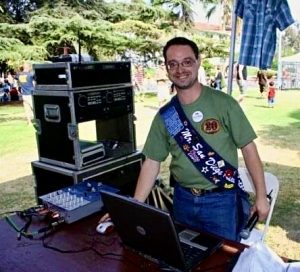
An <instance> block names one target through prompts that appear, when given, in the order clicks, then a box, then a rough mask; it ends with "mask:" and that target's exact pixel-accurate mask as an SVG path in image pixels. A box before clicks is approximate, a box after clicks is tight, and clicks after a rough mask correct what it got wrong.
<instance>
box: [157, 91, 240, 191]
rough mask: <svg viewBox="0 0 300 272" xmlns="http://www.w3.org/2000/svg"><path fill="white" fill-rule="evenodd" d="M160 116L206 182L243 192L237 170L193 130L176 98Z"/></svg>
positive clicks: (164, 108) (175, 97) (163, 108)
mask: <svg viewBox="0 0 300 272" xmlns="http://www.w3.org/2000/svg"><path fill="white" fill-rule="evenodd" d="M159 112H160V115H161V116H162V119H163V121H164V124H165V126H166V129H167V131H168V132H169V134H170V136H171V137H173V138H174V139H175V140H176V142H177V143H178V145H179V146H180V148H181V149H182V151H183V152H184V154H185V155H186V156H187V157H188V159H189V160H190V161H191V162H192V163H193V165H194V166H195V167H196V168H197V169H198V170H199V172H200V173H201V174H202V175H203V176H204V177H205V178H206V179H207V180H209V181H210V182H212V183H213V184H215V185H216V186H218V187H221V188H224V189H233V188H239V189H241V190H243V191H244V187H243V183H242V181H241V179H240V177H239V174H238V170H237V169H236V168H235V167H234V166H232V165H231V164H230V163H228V162H227V161H225V160H224V159H223V158H222V157H221V156H220V155H219V154H218V153H217V152H216V151H215V150H214V149H213V148H212V147H211V146H210V145H209V144H208V143H207V142H206V141H205V140H204V139H203V138H202V137H201V135H200V134H199V133H198V132H197V130H196V129H194V127H193V126H192V124H191V123H190V121H189V119H188V118H187V117H186V115H185V113H184V111H183V109H182V107H181V105H180V102H179V100H178V98H177V96H174V97H173V98H172V99H171V101H170V103H168V104H167V105H165V106H164V107H162V108H161V109H160V111H159Z"/></svg>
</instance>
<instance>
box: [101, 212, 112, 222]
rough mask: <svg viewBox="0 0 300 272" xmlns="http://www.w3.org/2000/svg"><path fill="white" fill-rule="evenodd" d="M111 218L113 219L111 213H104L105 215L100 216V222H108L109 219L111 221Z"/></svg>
mask: <svg viewBox="0 0 300 272" xmlns="http://www.w3.org/2000/svg"><path fill="white" fill-rule="evenodd" d="M110 220H111V219H110V216H109V213H106V214H104V215H103V216H102V217H101V218H100V220H99V222H98V224H100V223H103V222H107V221H110Z"/></svg>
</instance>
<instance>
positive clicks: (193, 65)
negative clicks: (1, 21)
mask: <svg viewBox="0 0 300 272" xmlns="http://www.w3.org/2000/svg"><path fill="white" fill-rule="evenodd" d="M166 66H167V72H168V76H169V78H170V80H171V81H172V82H173V83H174V85H175V87H176V89H183V90H184V89H189V88H191V87H192V86H193V85H194V84H195V83H196V82H197V81H198V69H199V61H198V60H197V59H196V58H195V54H194V52H193V50H192V48H191V47H190V46H188V45H172V46H170V47H169V49H168V50H167V52H166Z"/></svg>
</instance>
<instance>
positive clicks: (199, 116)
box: [192, 111, 203, 123]
mask: <svg viewBox="0 0 300 272" xmlns="http://www.w3.org/2000/svg"><path fill="white" fill-rule="evenodd" d="M192 119H193V121H194V122H197V123H199V122H200V121H201V120H202V119H203V113H202V112H201V111H195V112H194V113H193V115H192Z"/></svg>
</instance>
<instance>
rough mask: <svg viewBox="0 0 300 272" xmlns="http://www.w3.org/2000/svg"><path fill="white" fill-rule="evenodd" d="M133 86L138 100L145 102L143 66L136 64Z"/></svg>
mask: <svg viewBox="0 0 300 272" xmlns="http://www.w3.org/2000/svg"><path fill="white" fill-rule="evenodd" d="M133 74H134V76H133V86H134V90H135V96H136V98H137V100H140V101H141V102H143V101H144V79H145V72H144V67H143V65H140V64H136V65H135V66H134V72H133Z"/></svg>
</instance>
